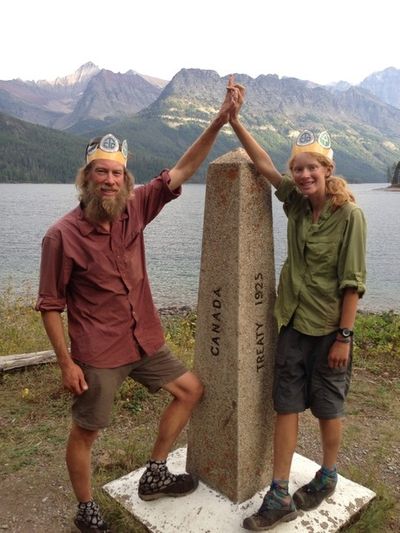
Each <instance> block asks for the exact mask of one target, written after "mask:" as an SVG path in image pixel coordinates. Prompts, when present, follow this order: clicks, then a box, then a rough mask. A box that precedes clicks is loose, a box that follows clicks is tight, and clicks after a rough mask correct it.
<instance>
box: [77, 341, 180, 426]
mask: <svg viewBox="0 0 400 533" xmlns="http://www.w3.org/2000/svg"><path fill="white" fill-rule="evenodd" d="M77 363H78V364H79V366H80V367H81V368H82V370H83V373H84V375H85V379H86V382H87V384H88V387H89V388H88V390H87V391H85V392H84V393H83V394H81V395H79V396H74V399H73V403H72V419H73V420H74V422H75V423H76V424H77V425H78V426H79V427H82V428H84V429H89V430H91V431H95V430H98V429H102V428H105V427H107V426H108V425H109V424H110V420H111V411H112V406H113V403H114V398H115V395H116V392H117V390H118V389H119V387H120V386H121V385H122V382H123V381H124V380H125V379H126V378H128V377H129V378H132V379H133V380H135V381H137V382H139V383H141V384H142V385H144V386H145V387H147V389H148V390H149V392H151V393H155V392H157V391H158V390H159V389H160V388H161V387H163V386H164V385H166V384H167V383H171V382H172V381H174V380H175V379H177V378H179V377H180V376H182V375H183V374H185V373H186V372H187V371H188V370H187V368H186V367H185V365H184V364H183V363H181V361H179V360H178V359H177V358H176V357H174V356H173V355H172V353H171V351H170V349H169V348H168V346H167V345H164V346H163V347H162V348H161V349H160V350H159V351H158V352H157V353H155V354H154V355H152V356H151V357H149V356H147V355H145V354H143V353H142V358H141V359H140V360H139V361H135V362H134V363H130V364H128V365H124V366H120V367H117V368H94V367H92V366H89V365H85V364H83V363H80V362H77Z"/></svg>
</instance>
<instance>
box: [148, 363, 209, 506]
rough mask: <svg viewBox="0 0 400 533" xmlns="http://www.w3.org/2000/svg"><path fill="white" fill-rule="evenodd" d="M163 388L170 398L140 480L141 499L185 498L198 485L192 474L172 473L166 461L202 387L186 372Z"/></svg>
mask: <svg viewBox="0 0 400 533" xmlns="http://www.w3.org/2000/svg"><path fill="white" fill-rule="evenodd" d="M163 388H164V389H165V390H167V391H168V392H170V393H171V394H172V396H173V399H172V401H171V403H170V404H169V405H168V407H167V408H166V409H165V411H164V412H163V414H162V416H161V420H160V425H159V431H158V436H157V439H156V442H155V444H154V448H153V451H152V454H151V459H150V460H149V461H148V463H147V464H146V469H145V471H144V473H143V475H142V477H141V478H140V481H139V497H140V498H141V499H142V500H156V499H158V498H161V497H163V496H185V495H186V494H190V493H191V492H193V491H194V490H195V489H196V487H197V486H198V483H199V482H198V479H197V478H196V477H195V476H192V475H191V474H179V475H175V474H173V473H171V472H170V471H169V470H168V467H167V464H166V460H167V456H168V453H169V452H170V450H171V448H172V446H173V444H174V442H175V440H176V439H177V437H178V435H179V434H180V433H181V431H182V429H183V428H184V427H185V425H186V424H187V422H188V420H189V418H190V415H191V414H192V411H193V409H194V407H195V406H196V405H197V403H198V402H199V400H200V398H201V397H202V395H203V385H202V384H201V383H200V381H199V380H198V378H197V377H196V376H195V375H194V374H193V373H192V372H186V373H185V374H184V375H183V376H181V377H179V378H178V379H176V380H175V381H173V382H171V383H168V384H167V385H165V386H164V387H163Z"/></svg>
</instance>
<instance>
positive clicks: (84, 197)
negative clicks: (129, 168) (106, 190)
mask: <svg viewBox="0 0 400 533" xmlns="http://www.w3.org/2000/svg"><path fill="white" fill-rule="evenodd" d="M100 187H104V185H99V184H96V183H93V182H92V181H89V182H87V183H86V184H85V185H83V187H82V189H81V194H80V199H81V201H82V203H83V205H84V209H85V215H86V218H88V219H89V220H90V221H91V222H114V221H115V220H116V219H117V218H118V217H119V216H120V214H121V213H122V212H123V210H124V209H125V206H126V202H127V200H128V198H129V191H128V188H127V187H126V185H125V183H124V185H123V186H122V187H121V189H120V190H119V191H118V193H117V194H116V195H115V196H110V197H102V196H101V192H100Z"/></svg>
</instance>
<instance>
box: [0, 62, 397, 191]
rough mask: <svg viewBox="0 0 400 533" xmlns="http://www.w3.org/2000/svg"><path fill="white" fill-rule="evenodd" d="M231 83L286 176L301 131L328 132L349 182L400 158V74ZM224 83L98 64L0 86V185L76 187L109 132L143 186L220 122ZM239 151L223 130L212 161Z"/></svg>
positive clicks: (203, 74)
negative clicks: (121, 143)
mask: <svg viewBox="0 0 400 533" xmlns="http://www.w3.org/2000/svg"><path fill="white" fill-rule="evenodd" d="M235 78H236V80H237V81H238V82H239V83H242V84H243V85H245V86H246V102H245V104H244V106H243V109H242V118H243V122H244V123H245V124H246V125H247V126H248V127H249V129H250V130H251V131H252V132H253V134H254V135H255V136H256V138H257V139H258V140H259V141H260V143H261V144H262V145H263V146H265V148H266V149H267V150H268V151H269V153H270V154H271V156H272V158H273V159H274V161H275V162H276V164H277V165H278V167H279V168H280V169H281V170H282V171H283V170H284V169H285V162H286V160H287V157H288V154H289V153H290V145H291V143H292V142H293V139H294V138H295V137H296V136H297V134H298V132H299V131H301V130H302V129H304V128H310V129H314V130H317V131H322V130H324V129H327V130H328V131H329V132H330V134H331V136H332V139H333V146H334V152H335V159H336V163H337V169H338V172H339V173H340V174H343V175H344V176H345V177H347V178H348V179H349V181H353V182H354V181H359V182H360V181H376V182H377V181H382V182H383V181H387V179H388V169H389V168H392V167H393V165H394V164H395V163H397V161H399V159H400V70H397V69H395V68H393V67H390V68H388V69H385V70H383V71H381V72H377V73H373V74H371V75H370V76H368V77H367V78H366V79H365V80H363V81H362V82H361V83H360V84H359V85H357V86H352V85H350V84H348V83H346V82H339V83H337V84H334V85H330V86H322V85H318V84H316V83H313V82H311V81H306V80H299V79H296V78H285V77H283V78H279V77H278V76H276V75H272V74H268V75H261V76H258V77H257V78H255V79H254V78H251V77H250V76H247V75H246V74H237V75H236V76H235ZM226 83H227V77H220V76H219V75H218V74H217V73H216V72H214V71H211V70H200V69H182V70H180V71H179V72H178V73H177V74H176V75H175V76H174V77H173V79H172V80H171V81H169V82H168V81H166V80H161V79H157V78H152V77H148V76H145V75H142V74H138V73H136V72H134V71H133V70H130V71H128V72H126V73H125V74H121V73H114V72H111V71H109V70H105V69H99V68H98V67H97V66H96V65H94V64H93V63H86V64H85V65H83V66H81V67H80V68H79V69H78V70H77V71H76V72H75V73H73V74H72V75H70V76H65V77H63V78H57V79H56V80H53V81H45V80H43V81H38V82H33V81H23V80H20V79H16V80H7V81H0V150H1V157H0V181H72V180H73V178H74V174H75V171H76V168H77V167H78V166H80V165H81V164H82V153H83V149H84V146H85V144H86V142H87V140H88V138H90V137H92V136H95V135H99V134H104V133H107V132H108V131H112V132H114V133H116V134H117V135H118V136H120V137H123V138H126V139H127V140H128V144H129V146H130V151H131V152H132V155H133V157H132V161H131V163H130V167H131V169H132V170H133V172H134V174H135V175H136V177H137V179H138V181H147V180H148V179H149V178H150V177H151V176H153V175H155V174H157V173H158V172H159V171H160V170H161V169H162V168H164V167H168V166H172V165H173V164H174V163H175V161H176V160H177V159H178V158H179V157H180V155H181V154H182V153H183V151H184V150H185V149H186V148H187V147H188V146H189V145H190V144H191V142H193V140H194V139H195V138H196V137H197V136H198V135H199V133H200V132H201V131H202V129H203V128H204V127H205V126H206V125H207V124H208V123H209V122H210V120H211V118H212V117H213V116H215V113H216V111H217V110H218V108H219V105H220V102H221V101H222V99H223V97H224V93H225V87H226ZM36 128H38V129H36ZM39 139H42V142H39ZM43 139H45V142H43ZM238 144H239V143H238V141H237V139H236V137H234V135H233V134H232V131H231V129H230V128H229V126H225V127H224V129H223V130H222V132H221V134H220V135H219V136H218V139H217V142H216V145H215V147H214V149H213V151H212V153H211V155H210V157H209V159H208V160H210V159H213V158H215V157H216V156H218V155H221V154H222V153H224V152H226V151H229V150H231V149H232V148H235V147H237V146H238ZM58 159H60V163H59V164H57V161H58ZM47 162H48V163H47ZM205 169H206V166H205V165H203V167H202V169H201V172H199V174H198V175H197V177H196V178H197V180H200V181H201V180H203V179H204V171H205Z"/></svg>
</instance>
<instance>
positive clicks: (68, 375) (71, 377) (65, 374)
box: [61, 361, 89, 396]
mask: <svg viewBox="0 0 400 533" xmlns="http://www.w3.org/2000/svg"><path fill="white" fill-rule="evenodd" d="M61 374H62V381H63V385H64V388H65V389H67V390H68V391H69V392H72V394H77V395H78V396H79V395H80V394H82V393H83V392H85V391H87V390H88V388H89V387H88V385H87V383H86V380H85V376H84V374H83V371H82V369H81V367H80V366H79V365H77V364H76V363H74V362H73V361H71V362H70V363H68V365H65V366H63V367H62V368H61Z"/></svg>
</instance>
